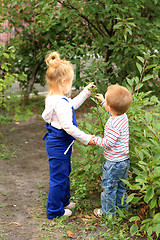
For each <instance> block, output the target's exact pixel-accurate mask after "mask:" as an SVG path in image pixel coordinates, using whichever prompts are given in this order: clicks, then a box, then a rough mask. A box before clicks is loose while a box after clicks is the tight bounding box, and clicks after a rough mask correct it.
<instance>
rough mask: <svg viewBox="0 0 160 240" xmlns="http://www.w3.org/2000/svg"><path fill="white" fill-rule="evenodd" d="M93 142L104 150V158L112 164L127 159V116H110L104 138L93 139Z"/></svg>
mask: <svg viewBox="0 0 160 240" xmlns="http://www.w3.org/2000/svg"><path fill="white" fill-rule="evenodd" d="M93 141H94V142H95V144H96V145H98V146H99V147H103V148H104V157H105V158H106V159H107V160H109V161H113V162H119V161H123V160H126V159H128V158H129V156H128V153H129V125H128V118H127V115H126V114H125V113H124V114H122V115H120V116H116V117H112V116H110V117H109V119H108V121H107V123H106V125H105V128H104V137H103V138H101V137H95V138H93Z"/></svg>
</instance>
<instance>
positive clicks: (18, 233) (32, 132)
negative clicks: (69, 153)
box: [0, 116, 100, 240]
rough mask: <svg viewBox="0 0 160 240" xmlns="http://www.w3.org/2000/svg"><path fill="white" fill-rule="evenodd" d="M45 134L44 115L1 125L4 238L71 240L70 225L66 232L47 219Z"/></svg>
mask: <svg viewBox="0 0 160 240" xmlns="http://www.w3.org/2000/svg"><path fill="white" fill-rule="evenodd" d="M45 132H46V128H45V124H44V121H43V120H42V119H41V118H40V116H38V117H37V116H36V117H32V119H30V120H28V121H22V122H14V123H11V124H7V125H1V126H0V146H1V152H2V153H3V157H2V159H0V239H3V240H36V239H64V236H66V238H67V239H69V237H67V236H69V234H70V232H68V233H67V227H66V226H65V229H64V230H63V228H62V226H60V227H58V226H55V223H54V222H53V224H52V227H51V222H49V220H47V218H46V210H45V202H46V197H47V193H48V188H49V185H48V184H49V175H48V170H49V169H48V160H47V155H46V151H45V141H43V140H42V137H43V135H44V134H45ZM8 150H9V151H8ZM0 156H1V155H0ZM76 219H77V218H76V217H75V216H73V217H72V218H71V219H70V218H69V219H67V220H66V222H65V225H66V224H68V226H71V225H72V222H74V224H76V223H75V221H77V220H76ZM78 225H79V223H78V222H77V226H78ZM78 227H79V226H78ZM76 231H78V230H76ZM98 231H100V229H99V230H98ZM77 235H78V236H79V237H78V239H90V238H87V234H85V236H86V237H84V234H83V233H82V236H81V233H80V232H79V233H76V236H77ZM71 237H72V238H73V237H74V236H71ZM92 239H94V238H92Z"/></svg>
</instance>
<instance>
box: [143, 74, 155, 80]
mask: <svg viewBox="0 0 160 240" xmlns="http://www.w3.org/2000/svg"><path fill="white" fill-rule="evenodd" d="M151 78H153V75H152V74H148V75H147V76H145V77H144V78H143V79H142V82H145V81H147V80H149V79H151Z"/></svg>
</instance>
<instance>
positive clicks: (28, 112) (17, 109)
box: [0, 96, 45, 124]
mask: <svg viewBox="0 0 160 240" xmlns="http://www.w3.org/2000/svg"><path fill="white" fill-rule="evenodd" d="M44 102H45V97H43V96H35V97H32V98H30V99H29V103H28V104H27V105H24V103H23V100H22V98H19V97H16V96H14V97H12V98H11V99H9V100H8V102H7V104H6V107H5V108H2V109H1V115H0V122H1V123H2V124H7V123H10V122H13V121H23V120H28V119H29V118H30V117H31V116H32V115H38V114H41V113H42V111H43V110H44Z"/></svg>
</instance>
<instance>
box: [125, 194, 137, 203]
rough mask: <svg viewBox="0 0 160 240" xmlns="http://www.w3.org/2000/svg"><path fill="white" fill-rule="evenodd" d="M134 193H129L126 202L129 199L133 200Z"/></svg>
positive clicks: (129, 200)
mask: <svg viewBox="0 0 160 240" xmlns="http://www.w3.org/2000/svg"><path fill="white" fill-rule="evenodd" d="M134 195H135V193H132V194H130V195H129V196H128V197H127V200H126V202H127V203H129V202H131V201H132V200H133V198H134Z"/></svg>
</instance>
